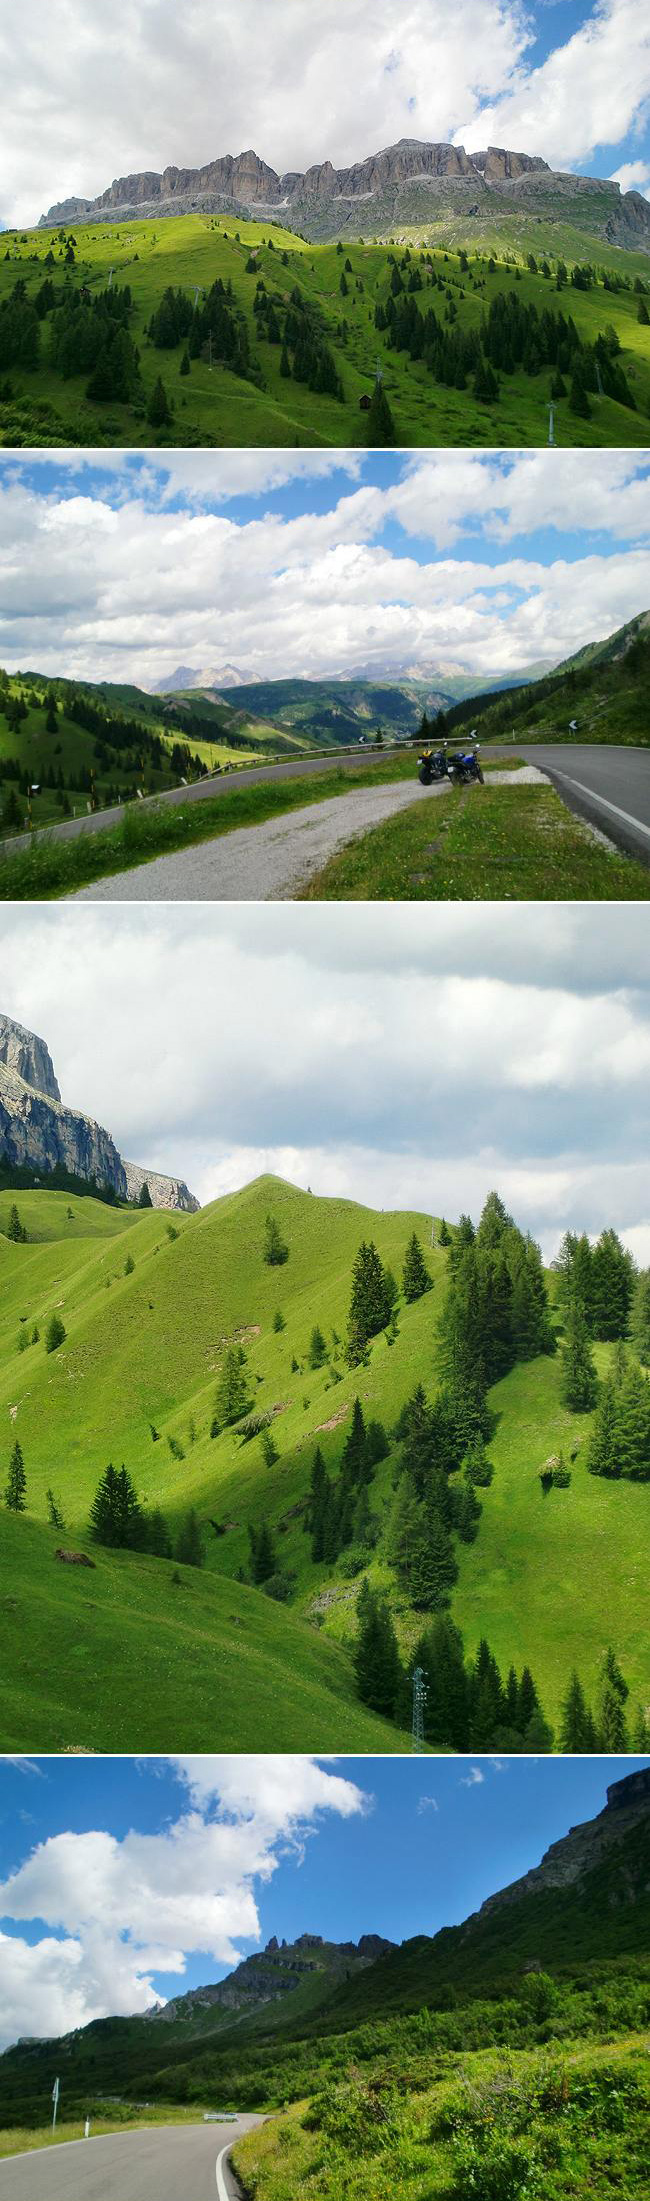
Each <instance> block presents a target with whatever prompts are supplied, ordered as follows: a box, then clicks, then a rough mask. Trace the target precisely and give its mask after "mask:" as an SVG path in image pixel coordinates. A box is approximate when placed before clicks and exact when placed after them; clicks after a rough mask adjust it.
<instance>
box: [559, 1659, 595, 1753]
mask: <svg viewBox="0 0 650 2201" xmlns="http://www.w3.org/2000/svg"><path fill="white" fill-rule="evenodd" d="M595 1747H596V1730H595V1727H594V1723H593V1720H592V1717H591V1713H590V1711H589V1709H588V1706H587V1704H586V1702H585V1696H584V1690H583V1688H582V1683H581V1681H579V1679H578V1675H577V1674H576V1673H575V1671H574V1672H573V1673H572V1675H571V1679H570V1682H569V1686H568V1689H567V1693H566V1696H565V1697H564V1700H563V1703H562V1706H561V1710H560V1737H559V1748H560V1751H561V1753H562V1755H563V1757H582V1756H584V1754H585V1753H586V1752H588V1751H590V1750H593V1749H594V1748H595Z"/></svg>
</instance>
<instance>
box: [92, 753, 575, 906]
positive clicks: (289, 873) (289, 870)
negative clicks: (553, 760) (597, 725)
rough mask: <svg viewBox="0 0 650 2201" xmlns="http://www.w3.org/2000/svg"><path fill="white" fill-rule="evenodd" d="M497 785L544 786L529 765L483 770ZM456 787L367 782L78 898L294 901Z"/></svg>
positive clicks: (100, 883)
mask: <svg viewBox="0 0 650 2201" xmlns="http://www.w3.org/2000/svg"><path fill="white" fill-rule="evenodd" d="M485 777H486V781H488V782H489V784H490V785H491V786H494V787H512V786H513V785H514V784H516V785H518V786H523V785H527V786H530V785H531V784H534V783H537V784H539V785H540V786H541V785H544V784H545V775H544V774H543V773H542V772H540V771H538V770H537V767H536V766H535V765H532V764H526V765H523V766H520V767H519V768H518V769H517V770H515V771H512V772H509V771H499V772H494V773H490V772H486V775H485ZM452 792H453V790H452V788H451V785H450V782H449V781H448V780H441V781H435V782H434V784H433V786H432V787H421V786H420V783H419V780H417V779H413V780H409V781H408V782H407V783H406V784H404V785H401V784H398V785H397V786H393V787H363V788H355V789H351V790H350V793H349V794H345V795H336V796H333V797H331V798H329V799H328V800H326V801H324V802H318V803H308V804H305V806H304V808H303V809H301V810H293V811H291V812H288V813H287V815H286V816H283V817H280V818H269V819H267V820H266V821H265V823H264V824H263V825H253V826H243V827H241V828H240V829H239V830H237V831H235V832H233V833H227V834H224V835H220V836H218V837H217V838H216V839H213V840H208V841H200V842H198V843H197V844H196V845H195V846H194V847H192V848H187V849H181V850H179V851H178V852H177V853H176V854H175V855H173V856H157V857H155V858H154V861H153V862H152V863H150V864H139V865H138V866H137V868H136V869H135V870H132V871H121V872H117V873H115V874H113V876H112V877H110V878H106V879H98V880H97V881H96V882H95V884H94V885H91V886H87V887H82V888H81V889H80V891H79V892H78V893H77V894H74V895H71V896H70V897H69V899H70V900H71V901H76V902H282V901H292V900H293V898H294V896H296V895H297V894H299V893H300V891H301V889H302V888H303V887H304V886H306V885H307V883H308V881H309V879H310V878H312V877H313V876H314V873H315V872H318V871H320V870H322V868H323V865H324V864H326V863H327V862H328V861H329V858H330V857H331V856H335V855H336V854H337V853H338V851H339V849H341V848H344V847H345V845H346V843H347V842H348V841H352V840H356V839H358V838H359V836H360V835H361V834H363V833H367V832H368V831H369V830H370V829H371V828H372V827H373V826H374V825H381V824H383V822H384V820H385V819H386V818H391V817H394V816H395V815H396V814H397V813H398V812H399V811H401V810H405V809H407V808H408V806H409V805H410V804H412V803H415V802H431V801H437V800H439V799H440V798H441V797H444V796H448V795H451V794H452Z"/></svg>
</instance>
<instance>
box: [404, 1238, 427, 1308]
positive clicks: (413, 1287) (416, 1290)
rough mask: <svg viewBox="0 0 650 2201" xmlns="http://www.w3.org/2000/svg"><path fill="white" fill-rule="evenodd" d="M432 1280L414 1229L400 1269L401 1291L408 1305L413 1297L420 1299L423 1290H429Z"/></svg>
mask: <svg viewBox="0 0 650 2201" xmlns="http://www.w3.org/2000/svg"><path fill="white" fill-rule="evenodd" d="M432 1281H433V1279H432V1277H431V1276H430V1274H429V1270H428V1268H427V1265H426V1261H425V1258H424V1254H423V1252H422V1247H421V1245H420V1240H419V1238H418V1236H417V1232H416V1231H414V1232H413V1235H412V1237H411V1238H409V1242H408V1246H407V1248H406V1254H405V1257H404V1267H403V1270H402V1291H403V1293H404V1298H405V1299H406V1300H407V1301H408V1302H409V1305H410V1304H411V1303H412V1301H413V1300H414V1299H421V1298H422V1296H423V1293H424V1292H430V1290H431V1285H432Z"/></svg>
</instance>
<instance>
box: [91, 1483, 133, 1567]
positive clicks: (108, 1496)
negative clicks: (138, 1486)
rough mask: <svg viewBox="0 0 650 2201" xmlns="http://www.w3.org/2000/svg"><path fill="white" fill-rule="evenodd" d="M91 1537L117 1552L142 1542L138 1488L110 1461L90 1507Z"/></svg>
mask: <svg viewBox="0 0 650 2201" xmlns="http://www.w3.org/2000/svg"><path fill="white" fill-rule="evenodd" d="M90 1525H91V1530H92V1534H93V1536H94V1537H95V1541H96V1542H97V1543H98V1544H108V1545H109V1546H111V1547H112V1548H113V1549H115V1550H119V1549H126V1548H135V1547H137V1546H138V1545H139V1544H140V1543H141V1541H142V1533H143V1523H142V1514H141V1511H140V1506H139V1503H138V1498H137V1495H136V1491H135V1486H134V1484H133V1482H132V1480H131V1476H130V1475H129V1474H128V1472H127V1469H126V1468H125V1467H121V1468H120V1469H119V1471H118V1470H117V1469H116V1468H114V1467H113V1466H112V1464H111V1463H110V1462H109V1465H108V1467H107V1468H106V1469H105V1471H104V1474H103V1475H102V1477H101V1479H100V1482H99V1483H98V1486H97V1490H96V1492H95V1496H94V1498H93V1502H92V1505H91V1508H90Z"/></svg>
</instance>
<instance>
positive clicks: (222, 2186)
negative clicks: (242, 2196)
mask: <svg viewBox="0 0 650 2201" xmlns="http://www.w3.org/2000/svg"><path fill="white" fill-rule="evenodd" d="M231 2147H232V2140H228V2141H227V2142H226V2146H225V2148H222V2150H221V2154H220V2155H218V2156H217V2160H216V2165H215V2178H216V2181H217V2193H218V2195H219V2201H230V2194H229V2192H228V2187H227V2185H226V2181H225V2178H224V2174H223V2171H222V2168H221V2165H222V2163H225V2160H226V2156H227V2155H229V2154H230V2150H231Z"/></svg>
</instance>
